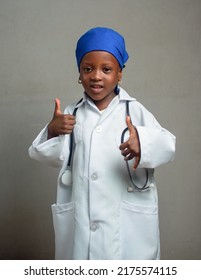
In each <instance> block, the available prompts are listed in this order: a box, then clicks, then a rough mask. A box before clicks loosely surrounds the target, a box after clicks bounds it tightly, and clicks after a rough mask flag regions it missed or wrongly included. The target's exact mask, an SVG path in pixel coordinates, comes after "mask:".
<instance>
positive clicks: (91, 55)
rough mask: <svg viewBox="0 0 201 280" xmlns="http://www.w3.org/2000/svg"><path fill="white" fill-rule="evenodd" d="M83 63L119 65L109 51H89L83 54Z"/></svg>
mask: <svg viewBox="0 0 201 280" xmlns="http://www.w3.org/2000/svg"><path fill="white" fill-rule="evenodd" d="M83 63H95V64H96V63H112V64H114V65H117V66H118V67H119V63H118V61H117V59H116V58H115V57H114V56H113V55H112V54H111V53H109V52H105V51H91V52H88V53H86V54H85V55H84V57H83V58H82V61H81V64H83Z"/></svg>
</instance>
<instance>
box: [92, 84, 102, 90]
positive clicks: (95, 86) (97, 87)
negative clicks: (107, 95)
mask: <svg viewBox="0 0 201 280" xmlns="http://www.w3.org/2000/svg"><path fill="white" fill-rule="evenodd" d="M91 88H94V89H100V88H103V86H102V85H91Z"/></svg>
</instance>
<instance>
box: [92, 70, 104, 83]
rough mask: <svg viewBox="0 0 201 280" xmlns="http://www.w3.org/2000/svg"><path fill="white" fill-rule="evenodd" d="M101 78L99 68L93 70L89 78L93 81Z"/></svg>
mask: <svg viewBox="0 0 201 280" xmlns="http://www.w3.org/2000/svg"><path fill="white" fill-rule="evenodd" d="M101 79H102V76H101V71H100V70H98V69H97V70H94V71H93V73H92V75H91V80H93V81H100V80H101Z"/></svg>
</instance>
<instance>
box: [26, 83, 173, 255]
mask: <svg viewBox="0 0 201 280" xmlns="http://www.w3.org/2000/svg"><path fill="white" fill-rule="evenodd" d="M126 100H129V101H131V102H129V107H130V114H131V119H132V122H133V124H134V125H135V126H136V128H137V130H138V134H139V139H140V145H141V160H140V164H139V166H138V168H137V170H136V172H133V176H134V180H135V182H136V183H137V184H138V186H142V185H143V184H144V182H145V180H146V178H145V173H146V172H145V168H148V169H149V183H150V184H151V185H152V187H151V188H150V189H149V190H148V191H145V192H138V191H134V192H128V191H127V189H128V187H130V186H131V184H130V179H129V176H128V172H127V169H126V165H125V162H124V159H123V156H122V155H121V152H120V150H119V145H120V140H121V133H122V131H123V130H124V129H125V128H126V122H125V119H126V105H125V104H126ZM77 106H78V107H79V108H78V110H77V115H76V125H75V127H74V138H75V150H74V157H73V168H72V176H73V184H72V188H71V187H65V186H62V184H61V181H60V176H61V173H62V171H63V170H64V169H65V167H66V164H67V160H68V155H69V148H68V145H69V135H65V136H59V137H55V138H52V139H50V140H48V141H47V140H46V139H47V128H45V129H44V130H43V131H42V132H41V133H40V134H39V135H38V137H37V138H36V139H35V140H34V142H33V144H32V146H31V147H30V148H29V154H30V156H31V157H32V158H34V159H36V160H39V161H42V162H46V163H48V164H50V165H52V166H60V167H61V171H60V174H59V177H58V196H57V203H56V204H54V205H52V212H53V219H54V227H55V242H56V244H55V245H56V259H158V258H159V256H160V240H159V223H158V199H157V190H156V186H155V181H154V177H153V173H154V168H155V167H157V166H159V165H161V164H164V163H167V162H170V161H172V160H173V158H174V153H175V140H176V139H175V136H174V135H172V134H171V133H170V132H168V131H167V130H166V129H164V128H162V127H161V126H160V125H159V123H158V122H157V121H156V119H155V118H154V116H153V115H152V114H151V113H150V112H148V111H147V110H146V109H145V108H144V106H142V105H141V104H140V103H139V102H137V101H136V100H135V99H134V98H131V97H130V96H129V95H128V94H127V93H126V92H125V91H124V90H123V89H122V88H121V89H120V93H119V95H118V96H116V97H115V98H114V99H113V100H112V102H111V103H110V104H109V106H108V108H107V109H106V110H105V111H104V112H103V113H102V114H101V113H100V112H99V110H98V109H97V107H96V106H95V105H94V103H93V102H92V101H91V100H90V99H88V98H86V96H85V97H84V99H83V101H82V102H81V103H80V104H79V105H77ZM74 107H75V104H73V105H71V106H68V107H67V108H66V110H65V113H71V114H72V111H73V109H74ZM130 164H131V166H132V164H133V161H131V162H130Z"/></svg>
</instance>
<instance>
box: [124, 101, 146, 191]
mask: <svg viewBox="0 0 201 280" xmlns="http://www.w3.org/2000/svg"><path fill="white" fill-rule="evenodd" d="M126 115H127V116H129V117H130V109H129V101H128V100H126ZM130 118H131V117H130ZM127 131H128V127H126V128H125V129H124V130H123V132H122V134H121V144H123V143H124V142H125V134H126V132H127ZM126 167H127V171H128V175H129V178H130V181H131V184H132V187H128V189H127V190H128V192H133V191H134V190H137V191H139V192H141V191H146V190H148V189H149V188H150V186H149V184H148V181H149V169H147V168H146V169H145V170H146V180H145V184H144V185H143V186H142V187H138V186H137V185H136V184H135V182H134V179H133V176H132V174H131V170H130V167H129V163H128V161H126Z"/></svg>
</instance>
